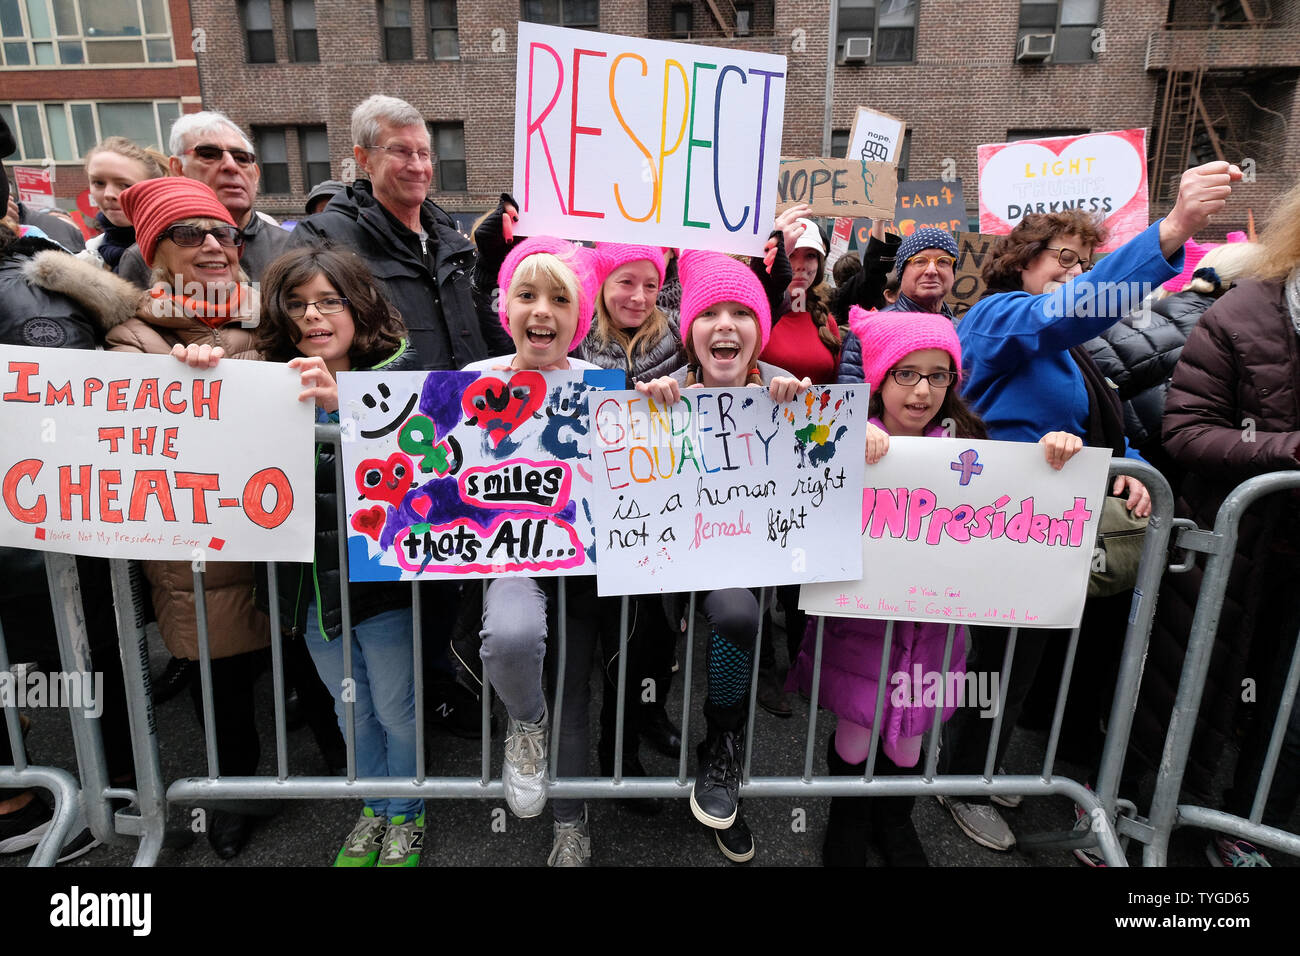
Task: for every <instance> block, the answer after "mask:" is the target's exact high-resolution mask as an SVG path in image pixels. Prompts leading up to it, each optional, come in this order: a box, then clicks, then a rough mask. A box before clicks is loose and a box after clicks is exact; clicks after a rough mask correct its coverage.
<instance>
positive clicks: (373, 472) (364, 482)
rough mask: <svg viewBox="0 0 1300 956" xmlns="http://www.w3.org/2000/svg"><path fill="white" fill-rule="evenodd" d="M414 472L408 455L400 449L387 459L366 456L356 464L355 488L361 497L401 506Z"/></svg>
mask: <svg viewBox="0 0 1300 956" xmlns="http://www.w3.org/2000/svg"><path fill="white" fill-rule="evenodd" d="M414 473H415V470H414V465H413V464H412V463H411V458H410V456H409V455H403V454H402V453H401V452H400V451H395V452H393V453H392V454H391V455H389V456H388V460H387V461H384V460H383V459H380V458H367V459H365V460H364V461H362V462H361V464H359V465H357V472H356V481H357V490H358V491H360V492H361V497H362V498H369V499H370V500H371V501H387V502H388V503H389V504H390V505H393V506H394V507H401V504H402V498H404V497H405V496H406V492H407V491H408V490H409V489H410V487H411V483H412V482H413V481H414V477H413V476H414Z"/></svg>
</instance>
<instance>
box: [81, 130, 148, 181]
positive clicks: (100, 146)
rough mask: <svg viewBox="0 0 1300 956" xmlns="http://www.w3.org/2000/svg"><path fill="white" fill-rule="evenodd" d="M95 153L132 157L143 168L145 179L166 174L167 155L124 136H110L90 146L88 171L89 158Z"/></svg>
mask: <svg viewBox="0 0 1300 956" xmlns="http://www.w3.org/2000/svg"><path fill="white" fill-rule="evenodd" d="M96 153H117V154H118V155H119V156H125V157H126V158H127V159H133V160H135V161H136V162H137V163H139V164H140V165H141V166H143V167H144V169H145V175H144V178H145V179H159V178H161V177H163V176H166V175H167V157H166V156H164V155H163V154H162V153H160V152H159V151H158V150H156V149H154V148H153V147H152V146H148V147H146V146H139V145H137V144H136V143H134V142H132V141H131V140H129V139H127V138H126V137H125V136H110V137H108V138H107V139H105V140H103V141H102V142H99V143H96V144H95V145H94V146H92V147H90V150H89V152H87V153H86V171H87V172H89V171H90V159H91V157H92V156H94V155H95V154H96Z"/></svg>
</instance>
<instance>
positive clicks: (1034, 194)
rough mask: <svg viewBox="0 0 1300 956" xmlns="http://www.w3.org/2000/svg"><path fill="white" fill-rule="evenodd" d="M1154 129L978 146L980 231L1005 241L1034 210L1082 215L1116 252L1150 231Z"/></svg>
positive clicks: (1102, 248) (1105, 248)
mask: <svg viewBox="0 0 1300 956" xmlns="http://www.w3.org/2000/svg"><path fill="white" fill-rule="evenodd" d="M1146 138H1147V131H1146V130H1145V129H1126V130H1120V131H1118V132H1114V133H1088V134H1085V135H1082V136H1055V137H1051V138H1049V139H1026V140H1020V141H1019V142H1015V143H996V144H991V145H985V146H981V147H979V175H980V183H979V185H980V232H982V233H987V234H989V235H995V236H996V235H1006V234H1007V233H1008V232H1010V231H1011V230H1012V229H1013V228H1014V227H1015V226H1016V225H1017V224H1018V223H1019V222H1020V220H1021V219H1023V218H1024V217H1025V216H1026V215H1027V214H1029V213H1031V212H1061V211H1063V210H1066V209H1081V210H1083V211H1084V212H1088V213H1095V214H1097V215H1099V216H1101V217H1102V220H1103V225H1104V226H1105V227H1106V230H1107V231H1108V232H1109V234H1110V235H1109V238H1108V239H1107V241H1106V242H1105V244H1103V245H1101V246H1098V247H1097V249H1096V250H1094V251H1096V252H1111V251H1113V250H1115V249H1117V248H1119V247H1120V246H1121V245H1123V244H1124V243H1125V242H1127V241H1128V240H1130V239H1132V238H1133V237H1134V236H1136V235H1137V234H1138V233H1140V232H1142V231H1143V230H1144V229H1146V227H1147V225H1148V222H1147V149H1146Z"/></svg>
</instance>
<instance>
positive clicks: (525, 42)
mask: <svg viewBox="0 0 1300 956" xmlns="http://www.w3.org/2000/svg"><path fill="white" fill-rule="evenodd" d="M785 76H786V61H785V57H783V56H775V55H773V54H771V53H754V52H751V51H749V50H741V49H721V48H717V47H706V46H696V45H695V44H689V43H667V42H663V41H658V40H643V39H639V38H637V37H627V36H615V35H613V34H606V33H591V32H589V31H586V30H565V29H562V28H560V27H550V26H542V25H539V24H536V23H523V22H521V23H520V24H519V48H518V61H517V64H516V75H515V157H514V161H515V174H514V195H515V197H516V198H517V199H518V200H519V202H520V206H519V225H518V229H517V231H518V232H519V233H520V234H521V235H538V234H543V233H545V234H550V235H556V236H566V237H568V238H571V239H596V240H602V239H603V240H606V241H613V242H640V243H646V244H651V245H659V246H676V247H683V248H689V249H714V250H717V251H719V252H731V253H745V254H762V249H763V243H764V242H765V241H766V239H767V236H768V233H770V232H771V231H772V220H773V219H774V217H775V215H776V213H775V208H776V193H775V183H776V177H777V165H778V161H779V157H780V155H781V125H782V120H783V117H784V114H785Z"/></svg>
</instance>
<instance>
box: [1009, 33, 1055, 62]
mask: <svg viewBox="0 0 1300 956" xmlns="http://www.w3.org/2000/svg"><path fill="white" fill-rule="evenodd" d="M1055 49H1056V34H1055V33H1026V34H1025V35H1024V36H1022V37H1021V38H1020V42H1019V43H1017V44H1016V62H1017V63H1034V62H1039V61H1042V60H1046V59H1047V58H1048V57H1049V56H1051V55H1052V51H1054V50H1055Z"/></svg>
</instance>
